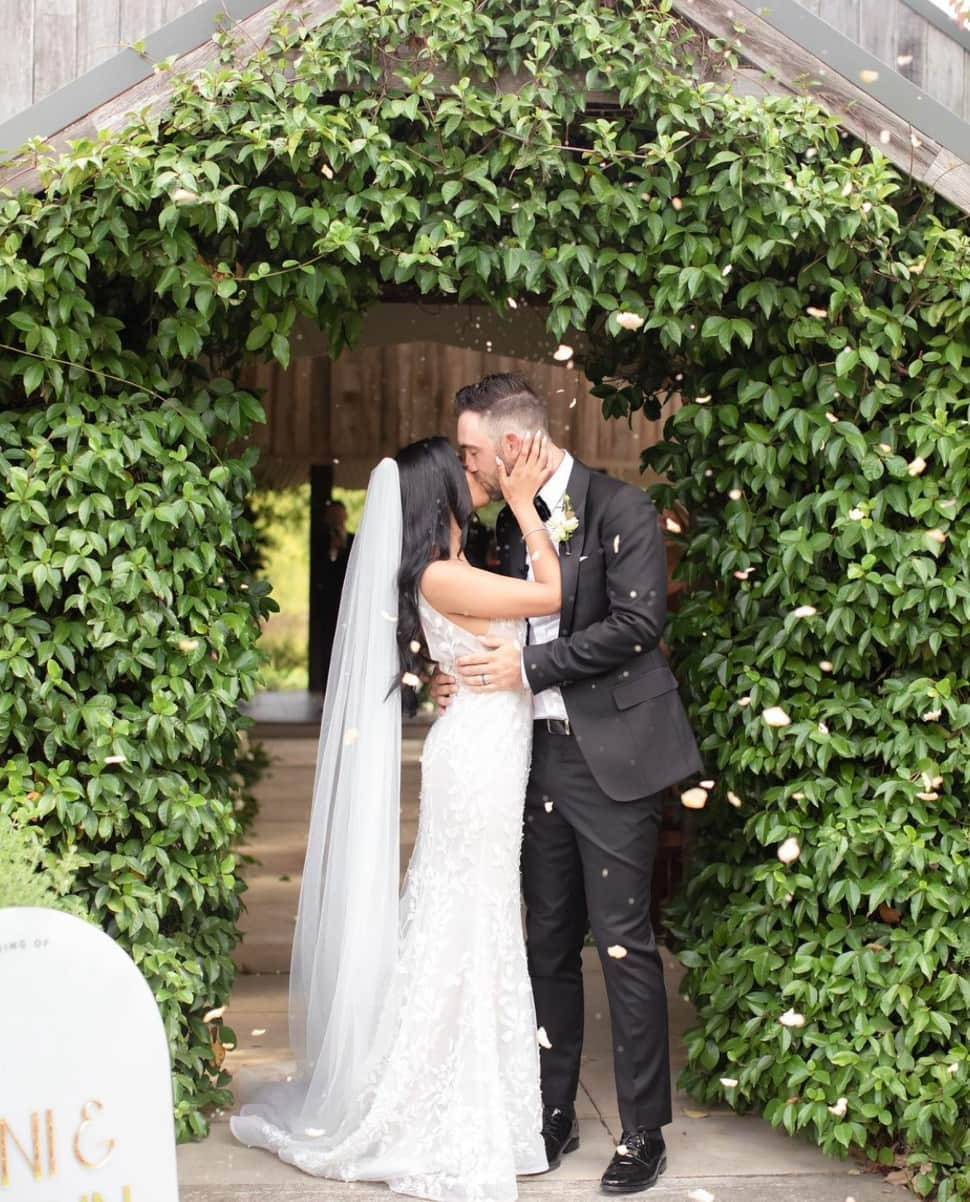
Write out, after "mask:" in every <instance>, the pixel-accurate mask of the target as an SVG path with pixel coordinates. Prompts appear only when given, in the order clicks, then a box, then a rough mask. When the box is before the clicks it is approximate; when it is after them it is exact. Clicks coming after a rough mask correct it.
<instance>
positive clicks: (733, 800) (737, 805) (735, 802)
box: [727, 789, 741, 810]
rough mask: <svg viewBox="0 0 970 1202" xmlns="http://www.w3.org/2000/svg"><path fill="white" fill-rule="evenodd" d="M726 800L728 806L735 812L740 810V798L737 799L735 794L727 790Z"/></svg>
mask: <svg viewBox="0 0 970 1202" xmlns="http://www.w3.org/2000/svg"><path fill="white" fill-rule="evenodd" d="M727 799H728V801H729V802H730V804H731V805H733V806H734V808H735V809H736V810H739V809H740V808H741V798H740V797H738V795H737V793H732V792H731V790H730V789H729V790H728V795H727Z"/></svg>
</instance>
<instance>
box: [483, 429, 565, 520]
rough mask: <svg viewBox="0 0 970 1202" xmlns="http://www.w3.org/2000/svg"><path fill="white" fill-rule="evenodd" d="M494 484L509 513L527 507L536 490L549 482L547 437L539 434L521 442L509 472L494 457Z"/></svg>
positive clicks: (549, 455)
mask: <svg viewBox="0 0 970 1202" xmlns="http://www.w3.org/2000/svg"><path fill="white" fill-rule="evenodd" d="M495 463H496V467H497V468H498V480H499V485H500V487H501V489H502V495H503V496H504V497H505V500H506V501H507V502H508V505H509V508H510V509H512V510H513V511H514V510H515V509H516V508H517V507H518V506H520V505H531V504H532V502H533V498H534V497H535V495H536V493H537V492H538V491H539V489H540V488H541V487H542V486H543V484H545V482H546V481H547V480H548V479H549V474H550V471H551V467H552V451H551V448H550V445H549V437H548V435H546V434H544V433H543V432H542V431H541V430H540V431H539V432H537V433H535V434H530V435H528V436H527V437H525V438H523V440H522V444H521V446H520V448H519V456H518V458H517V459H516V461H515V462H514V463H513V464H512V466H511V467H510V468H507V467H506V466H505V464H504V463H503V462H502V460H501V459H499V458H497V457H496V460H495Z"/></svg>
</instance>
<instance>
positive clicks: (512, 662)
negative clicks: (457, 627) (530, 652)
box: [456, 638, 523, 693]
mask: <svg viewBox="0 0 970 1202" xmlns="http://www.w3.org/2000/svg"><path fill="white" fill-rule="evenodd" d="M479 641H480V642H481V643H482V644H483V645H484V646H486V647H488V648H490V650H488V651H483V652H481V653H479V654H478V655H463V656H461V657H460V658H459V659H458V660H457V661H456V666H457V668H458V675H459V676H460V677H461V683H462V685H463V686H464V687H465V688H467V689H471V690H472V692H474V693H506V692H518V691H520V690H521V689H522V688H523V684H522V649H521V647H519V645H518V643H504V642H502V640H501V639H492V638H482V639H480V640H479Z"/></svg>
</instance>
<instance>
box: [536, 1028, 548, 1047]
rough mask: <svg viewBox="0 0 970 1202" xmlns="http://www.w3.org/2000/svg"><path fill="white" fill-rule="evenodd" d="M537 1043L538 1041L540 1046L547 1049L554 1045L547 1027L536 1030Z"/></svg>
mask: <svg viewBox="0 0 970 1202" xmlns="http://www.w3.org/2000/svg"><path fill="white" fill-rule="evenodd" d="M536 1043H538V1045H539V1047H540V1048H545V1049H546V1050H547V1051H548V1049H549V1048H551V1047H552V1044H551V1043H550V1042H549V1036H548V1035H547V1034H546V1029H545V1027H540V1028H539V1029H538V1031H536Z"/></svg>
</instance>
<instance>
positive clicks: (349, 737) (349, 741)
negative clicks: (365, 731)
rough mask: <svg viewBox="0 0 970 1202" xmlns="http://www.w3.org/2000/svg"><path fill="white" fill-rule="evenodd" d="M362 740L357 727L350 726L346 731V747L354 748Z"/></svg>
mask: <svg viewBox="0 0 970 1202" xmlns="http://www.w3.org/2000/svg"><path fill="white" fill-rule="evenodd" d="M359 738H360V731H359V730H358V729H357V728H356V727H355V726H348V727H347V729H346V730H345V731H344V747H353V745H354V744H355V743H356V742H357V740H358V739H359Z"/></svg>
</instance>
